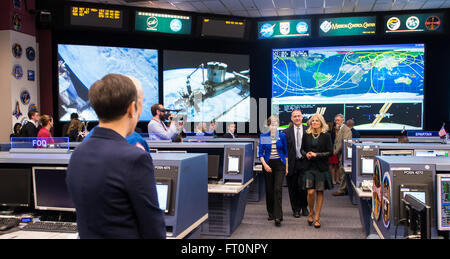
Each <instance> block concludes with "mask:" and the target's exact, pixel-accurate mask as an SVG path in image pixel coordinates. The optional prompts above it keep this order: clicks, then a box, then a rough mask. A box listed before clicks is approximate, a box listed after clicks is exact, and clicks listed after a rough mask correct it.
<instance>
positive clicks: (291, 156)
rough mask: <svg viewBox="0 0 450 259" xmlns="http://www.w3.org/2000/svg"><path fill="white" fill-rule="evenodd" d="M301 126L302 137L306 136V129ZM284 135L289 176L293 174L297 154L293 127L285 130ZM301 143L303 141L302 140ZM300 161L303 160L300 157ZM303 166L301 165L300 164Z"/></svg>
mask: <svg viewBox="0 0 450 259" xmlns="http://www.w3.org/2000/svg"><path fill="white" fill-rule="evenodd" d="M302 126H303V136H304V135H305V134H306V127H305V125H302ZM283 132H284V134H286V139H287V145H288V176H291V175H292V174H293V173H294V166H295V158H296V157H297V153H296V150H295V132H294V125H291V126H290V127H289V128H287V129H285V130H284V131H283ZM302 141H303V140H302ZM301 159H302V160H304V159H305V158H304V157H302V158H301ZM301 164H302V165H303V163H301Z"/></svg>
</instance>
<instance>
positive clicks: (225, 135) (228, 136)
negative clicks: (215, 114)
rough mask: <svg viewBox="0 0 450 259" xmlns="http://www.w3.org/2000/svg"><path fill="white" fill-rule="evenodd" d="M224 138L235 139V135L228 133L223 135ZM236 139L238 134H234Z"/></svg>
mask: <svg viewBox="0 0 450 259" xmlns="http://www.w3.org/2000/svg"><path fill="white" fill-rule="evenodd" d="M222 138H233V135H231V133H229V132H227V133H225V134H223V136H222ZM234 138H236V133H234Z"/></svg>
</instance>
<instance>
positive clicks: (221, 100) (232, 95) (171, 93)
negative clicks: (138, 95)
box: [163, 51, 250, 122]
mask: <svg viewBox="0 0 450 259" xmlns="http://www.w3.org/2000/svg"><path fill="white" fill-rule="evenodd" d="M163 64H164V73H163V77H164V107H165V108H166V109H175V110H181V111H180V112H179V113H178V114H179V115H185V116H186V117H187V121H188V122H210V121H213V120H215V121H219V122H220V121H221V122H233V121H234V122H248V121H249V118H250V69H249V56H248V55H237V54H222V53H208V52H190V51H164V61H163Z"/></svg>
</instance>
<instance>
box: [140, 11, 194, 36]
mask: <svg viewBox="0 0 450 259" xmlns="http://www.w3.org/2000/svg"><path fill="white" fill-rule="evenodd" d="M191 27H192V17H191V16H185V15H176V14H164V13H149V12H139V11H137V12H136V17H135V24H134V28H135V30H136V31H149V32H162V33H175V34H191Z"/></svg>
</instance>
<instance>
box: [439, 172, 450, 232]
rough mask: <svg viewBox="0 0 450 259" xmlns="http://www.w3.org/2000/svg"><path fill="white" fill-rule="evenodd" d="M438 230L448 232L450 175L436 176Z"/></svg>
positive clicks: (449, 227)
mask: <svg viewBox="0 0 450 259" xmlns="http://www.w3.org/2000/svg"><path fill="white" fill-rule="evenodd" d="M436 184H437V198H436V200H437V213H438V217H437V220H438V230H441V231H450V174H438V175H437V183H436Z"/></svg>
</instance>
